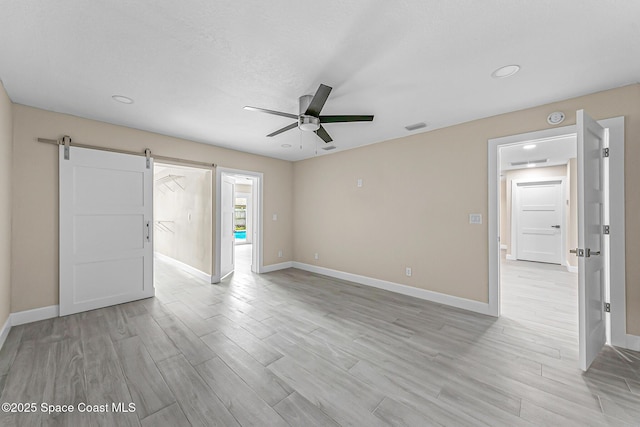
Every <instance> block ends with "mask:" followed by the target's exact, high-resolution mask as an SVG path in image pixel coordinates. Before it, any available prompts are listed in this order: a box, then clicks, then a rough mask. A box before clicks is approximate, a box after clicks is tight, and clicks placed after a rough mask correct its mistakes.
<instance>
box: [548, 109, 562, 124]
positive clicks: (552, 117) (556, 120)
mask: <svg viewBox="0 0 640 427" xmlns="http://www.w3.org/2000/svg"><path fill="white" fill-rule="evenodd" d="M563 121H564V113H563V112H562V111H554V112H553V113H551V114H549V115H548V116H547V123H549V124H550V125H559V124H560V123H562V122H563Z"/></svg>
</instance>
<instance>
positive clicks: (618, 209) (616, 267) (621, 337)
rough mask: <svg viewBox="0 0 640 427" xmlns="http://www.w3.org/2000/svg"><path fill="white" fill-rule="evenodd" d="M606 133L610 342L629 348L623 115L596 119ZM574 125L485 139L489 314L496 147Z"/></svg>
mask: <svg viewBox="0 0 640 427" xmlns="http://www.w3.org/2000/svg"><path fill="white" fill-rule="evenodd" d="M597 122H598V123H599V124H600V125H601V126H603V127H605V128H607V129H608V135H609V140H608V143H609V148H610V154H609V171H610V173H609V223H610V225H611V234H610V235H609V239H608V240H609V242H610V244H609V246H610V257H609V258H610V260H611V264H610V266H611V267H610V269H609V279H610V280H609V283H610V288H609V289H610V300H609V302H610V303H611V317H610V326H611V344H612V345H614V346H619V347H624V348H631V346H632V340H633V338H634V337H633V336H631V335H627V332H626V331H627V317H626V295H625V291H626V290H625V282H626V273H625V208H624V116H620V117H614V118H610V119H604V120H598V121H597ZM575 133H576V126H575V125H571V126H563V127H558V128H551V129H544V130H539V131H534V132H528V133H522V134H517V135H510V136H504V137H500V138H492V139H489V140H488V149H487V154H488V174H487V175H488V190H489V191H488V192H489V216H488V237H489V238H488V243H489V245H488V246H489V314H490V315H492V316H495V317H499V316H500V197H499V194H500V167H499V164H500V163H499V161H498V160H499V148H500V147H503V146H508V145H517V144H519V143H521V142H523V141H527V140H540V139H548V138H555V137H559V136H564V135H569V134H575Z"/></svg>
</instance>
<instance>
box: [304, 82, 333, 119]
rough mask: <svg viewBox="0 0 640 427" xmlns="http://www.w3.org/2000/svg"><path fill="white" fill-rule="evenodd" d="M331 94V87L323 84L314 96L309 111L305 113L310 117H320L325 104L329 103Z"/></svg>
mask: <svg viewBox="0 0 640 427" xmlns="http://www.w3.org/2000/svg"><path fill="white" fill-rule="evenodd" d="M330 93H331V87H330V86H327V85H323V84H321V85H320V87H319V88H318V90H317V91H316V94H315V95H313V99H311V102H310V103H309V106H308V107H307V111H305V112H304V113H305V114H306V115H308V116H315V117H318V116H319V115H320V111H321V110H322V107H324V103H325V102H327V98H329V94H330Z"/></svg>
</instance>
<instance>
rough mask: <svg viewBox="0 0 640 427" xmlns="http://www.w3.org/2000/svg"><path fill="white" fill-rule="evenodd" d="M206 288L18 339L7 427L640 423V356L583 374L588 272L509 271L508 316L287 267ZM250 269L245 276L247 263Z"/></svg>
mask: <svg viewBox="0 0 640 427" xmlns="http://www.w3.org/2000/svg"><path fill="white" fill-rule="evenodd" d="M250 248H251V247H250V246H249V245H246V246H239V247H238V248H237V263H238V269H237V271H236V272H235V273H234V274H233V275H232V277H230V278H228V279H227V280H225V281H223V283H221V284H219V285H208V284H206V283H204V282H202V281H200V280H199V279H197V278H195V277H193V276H190V275H189V274H187V273H184V272H182V271H180V270H176V269H173V268H172V267H170V266H169V265H167V264H163V263H162V262H160V261H156V270H155V278H156V288H157V292H156V297H155V298H151V299H147V300H141V301H136V302H132V303H128V304H122V305H119V306H115V307H108V308H104V309H100V310H94V311H91V312H87V313H81V314H77V315H73V316H67V317H64V318H57V319H51V320H46V321H42V322H36V323H32V324H28V325H22V326H16V327H14V328H12V330H11V332H10V334H9V337H8V339H7V341H6V343H5V345H4V347H3V348H2V350H1V351H0V393H1V398H0V401H1V402H16V403H17V402H20V403H27V402H35V403H37V404H38V405H40V404H41V403H43V402H45V403H51V404H75V405H77V404H79V403H81V402H82V403H88V404H92V405H102V404H109V405H111V403H112V402H116V403H118V402H123V403H125V405H127V404H128V403H129V402H133V403H135V405H136V411H135V412H129V413H118V412H114V411H109V412H106V413H97V412H91V413H78V412H77V411H76V412H74V413H59V414H52V415H47V414H44V413H42V412H39V411H38V412H36V413H30V414H12V413H0V425H2V426H13V425H18V426H38V425H77V426H122V425H135V426H138V425H142V426H188V425H194V426H216V425H220V426H238V425H239V426H285V425H291V426H305V427H306V426H338V425H343V426H386V425H394V426H431V425H433V426H439V425H445V426H478V425H488V426H527V425H553V426H556V425H562V426H570V425H576V426H578V425H579V426H582V425H594V426H601V425H610V426H622V425H631V426H640V354H638V353H636V352H632V351H627V350H621V349H615V348H610V347H608V348H606V349H605V350H604V351H603V352H602V354H600V356H599V357H598V358H597V359H596V361H595V362H594V364H593V367H592V369H591V370H590V371H589V372H588V373H582V372H581V371H580V370H579V369H578V368H577V357H578V355H577V322H576V320H577V312H576V310H577V303H576V301H577V294H576V283H575V274H571V273H567V272H566V271H564V270H563V269H561V268H559V267H558V268H556V267H554V266H545V265H535V264H533V263H522V262H510V261H504V262H503V268H502V271H503V286H502V301H503V313H504V315H503V317H501V318H500V319H495V318H491V317H487V316H482V315H478V314H474V313H470V312H466V311H464V310H459V309H455V308H450V307H446V306H441V305H438V304H433V303H429V302H426V301H422V300H417V299H414V298H410V297H407V296H403V295H398V294H393V293H389V292H386V291H382V290H378V289H373V288H368V287H364V286H360V285H356V284H352V283H348V282H344V281H341V280H336V279H331V278H328V277H324V276H319V275H315V274H310V273H307V272H303V271H300V270H295V269H289V270H284V271H279V272H274V273H269V274H263V275H254V274H252V273H250V271H249V269H248V263H247V257H248V256H250V255H249V253H250ZM243 263H244V265H243Z"/></svg>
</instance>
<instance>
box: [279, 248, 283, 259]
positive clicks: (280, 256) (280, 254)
mask: <svg viewBox="0 0 640 427" xmlns="http://www.w3.org/2000/svg"><path fill="white" fill-rule="evenodd" d="M278 258H282V249H280V250H279V251H278Z"/></svg>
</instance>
